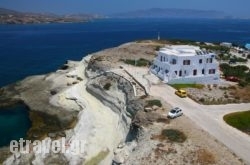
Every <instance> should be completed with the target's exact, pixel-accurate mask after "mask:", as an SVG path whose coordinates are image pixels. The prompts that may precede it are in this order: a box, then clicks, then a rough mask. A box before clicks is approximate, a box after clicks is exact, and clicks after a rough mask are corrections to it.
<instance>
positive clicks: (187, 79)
mask: <svg viewBox="0 0 250 165" xmlns="http://www.w3.org/2000/svg"><path fill="white" fill-rule="evenodd" d="M215 56H216V55H215V54H214V53H212V52H209V51H207V50H204V49H200V47H197V46H189V45H174V46H170V45H169V46H166V47H164V48H161V49H160V50H159V51H158V55H157V57H156V58H155V60H154V62H153V65H152V66H151V68H150V70H151V72H152V73H153V74H155V75H157V76H158V77H159V78H161V79H162V80H163V81H164V82H166V83H169V84H174V83H178V84H183V83H203V84H210V83H218V82H219V79H220V74H219V63H218V62H217V60H216V59H215Z"/></svg>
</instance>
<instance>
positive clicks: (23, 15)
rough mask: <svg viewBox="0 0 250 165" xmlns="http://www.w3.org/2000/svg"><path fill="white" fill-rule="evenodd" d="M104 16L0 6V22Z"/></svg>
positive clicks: (74, 20)
mask: <svg viewBox="0 0 250 165" xmlns="http://www.w3.org/2000/svg"><path fill="white" fill-rule="evenodd" d="M98 18H102V16H99V15H94V14H72V15H56V14H51V13H31V12H19V11H14V10H9V9H4V8H0V24H32V23H67V22H86V21H89V20H92V19H98Z"/></svg>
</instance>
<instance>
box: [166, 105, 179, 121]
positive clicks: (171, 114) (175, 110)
mask: <svg viewBox="0 0 250 165" xmlns="http://www.w3.org/2000/svg"><path fill="white" fill-rule="evenodd" d="M181 115H183V113H182V110H181V109H180V108H178V107H175V108H173V109H171V111H170V112H169V113H168V117H169V118H171V119H173V118H176V117H179V116H181Z"/></svg>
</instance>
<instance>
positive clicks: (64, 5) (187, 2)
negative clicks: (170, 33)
mask: <svg viewBox="0 0 250 165" xmlns="http://www.w3.org/2000/svg"><path fill="white" fill-rule="evenodd" d="M0 7H2V8H8V9H14V10H18V11H24V12H50V13H55V14H73V13H95V14H113V13H120V12H126V11H133V10H138V9H149V8H178V9H179V8H180V9H201V10H217V11H223V12H225V13H227V14H228V15H231V16H236V17H242V16H243V17H250V0H0Z"/></svg>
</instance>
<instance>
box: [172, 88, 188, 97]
mask: <svg viewBox="0 0 250 165" xmlns="http://www.w3.org/2000/svg"><path fill="white" fill-rule="evenodd" d="M175 94H176V95H177V96H179V97H187V92H186V91H185V90H183V89H179V90H177V91H175Z"/></svg>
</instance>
